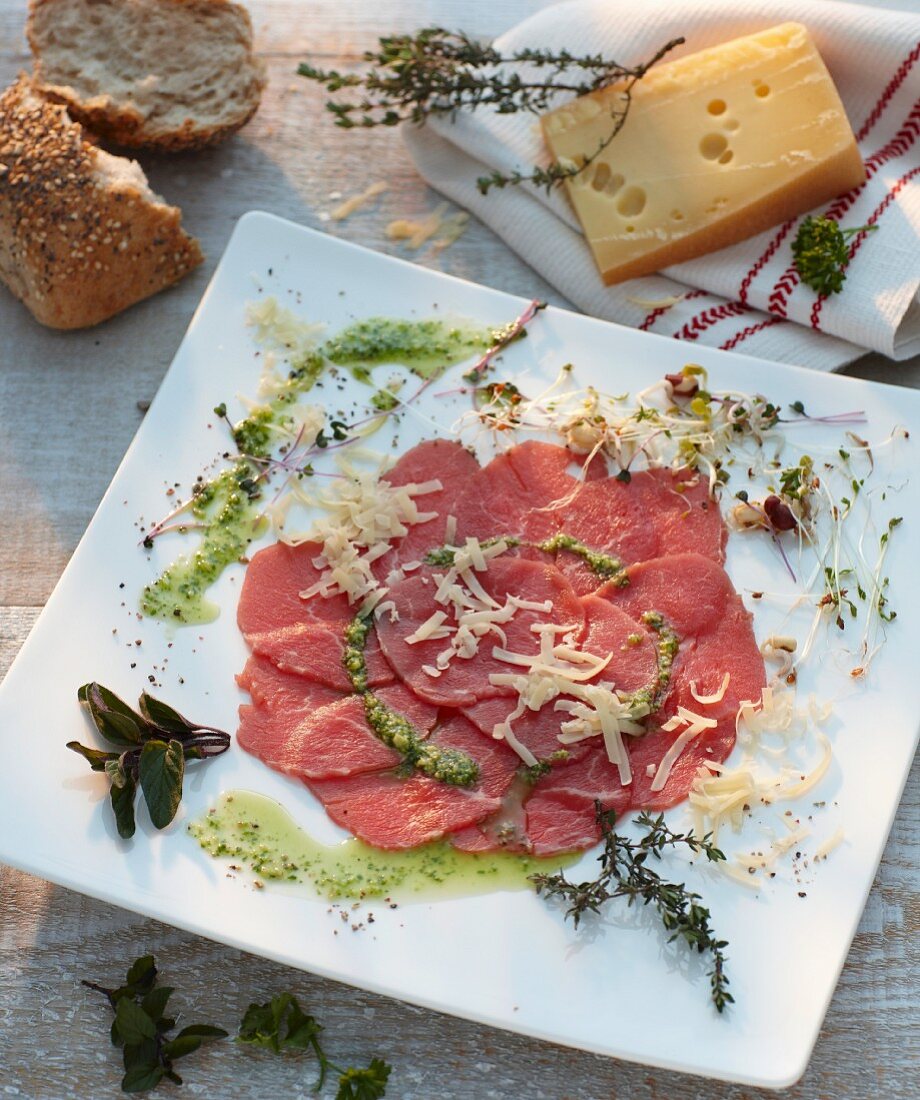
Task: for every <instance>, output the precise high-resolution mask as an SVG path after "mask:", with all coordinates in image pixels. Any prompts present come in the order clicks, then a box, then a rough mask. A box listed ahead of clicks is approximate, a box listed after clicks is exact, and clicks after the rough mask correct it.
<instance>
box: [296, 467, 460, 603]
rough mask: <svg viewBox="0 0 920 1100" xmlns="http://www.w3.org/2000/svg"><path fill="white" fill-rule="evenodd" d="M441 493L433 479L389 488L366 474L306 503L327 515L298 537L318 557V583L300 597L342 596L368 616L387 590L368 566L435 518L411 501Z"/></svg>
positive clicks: (344, 481) (346, 481)
mask: <svg viewBox="0 0 920 1100" xmlns="http://www.w3.org/2000/svg"><path fill="white" fill-rule="evenodd" d="M441 488H443V486H442V485H441V482H440V481H438V480H437V479H435V480H432V481H425V482H421V483H415V482H413V483H410V484H408V485H398V486H394V485H391V484H390V483H389V482H388V481H380V480H378V479H377V476H376V474H366V473H365V474H358V475H357V476H355V477H352V478H343V479H342V481H339V482H336V487H335V489H334V490H333V491H332V492H329V493H319V494H317V495H316V496H315V497H313V498H311V500H312V503H314V504H315V505H317V506H319V507H320V508H322V509H323V510H324V511H325V512H326V513H327V515H326V516H325V517H323V518H321V519H318V520H317V521H316V522H315V523H314V524H313V526H312V527H311V528H310V530H309V531H307V532H306V533H305V534H304V535H303V536H300V541H301V542H318V543H321V544H322V552H321V553H320V554H318V555H317V556H316V557H315V558H314V559H313V565H314V566H315V567H316V568H317V569H319V570H320V573H321V575H320V578H319V580H318V581H316V583H315V584H312V585H310V586H309V587H308V588H305V589H304V590H303V591H302V592H301V593H300V596H301V598H302V599H304V600H308V599H310V598H311V597H312V596H337V595H340V594H343V593H344V594H345V595H346V596H347V597H348V602H349V603H350V604H356V603H358V601H359V600H360V601H362V602H361V604H360V607H359V609H358V613H359V614H361V615H366V614H368V613H369V612H370V611H371V610H373V609H374V608H375V607H376V606H377V605H378V604H379V603H380V601H381V600H382V599H383V597H384V596H385V595H386V593H387V591H388V589H387V587H386V586H385V585H382V584H381V583H380V582H379V581H378V580H377V578H376V577H375V576H374V574H373V571H372V570H371V566H372V565H373V563H374V562H375V561H377V560H378V559H379V558H381V557H383V556H384V554H386V553H387V552H388V550H389V549H390V540H392V539H396V538H401V537H402V536H403V535H405V534H407V533H408V531H409V527H410V526H413V525H415V524H419V523H427V522H429V521H430V520H433V519H435V518H436V516H437V513H436V512H423V511H421V510H420V508H419V506H418V503H417V502H416V499H415V498H416V497H420V496H424V495H425V494H426V493H434V492H437V491H438V490H439V489H441Z"/></svg>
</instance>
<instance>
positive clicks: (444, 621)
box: [404, 524, 549, 679]
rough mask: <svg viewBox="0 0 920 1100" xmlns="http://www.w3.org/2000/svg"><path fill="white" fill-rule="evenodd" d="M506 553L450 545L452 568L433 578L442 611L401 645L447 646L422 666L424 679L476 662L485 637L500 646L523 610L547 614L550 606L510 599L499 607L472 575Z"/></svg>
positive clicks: (470, 542) (500, 545)
mask: <svg viewBox="0 0 920 1100" xmlns="http://www.w3.org/2000/svg"><path fill="white" fill-rule="evenodd" d="M454 526H455V524H454ZM508 548H509V546H508V543H507V542H505V541H504V539H499V540H498V541H497V542H494V543H492V544H490V545H488V546H483V545H482V543H480V541H479V539H476V538H468V539H466V540H465V542H464V544H463V546H453V545H450V544H448V547H447V549H449V550H451V551H452V552H453V564H452V565H451V567H450V568H449V569H448V570H447V572H446V573H433V574H432V580H433V581H434V583H435V585H436V587H435V591H434V601H435V603H437V604H440V605H441V607H444V608H446V610H444V611H435V612H434V613H433V614H432V615H431V616H429V618H428V619H426V620H425V622H423V623H422V624H421V625H420V626H419V627H418V628H417V629H416V630H415V631H413V633H412V634H409V635H408V636H407V637H406V638H405V639H404V641H405V642H407V643H408V644H409V645H418V643H419V642H425V641H431V640H435V639H437V640H440V639H448V640H449V644H448V645H447V647H446V648H445V649H444V650H442V651H441V652H440V653H439V654H438V655H437V657H436V658H435V663H434V664H433V665H430V664H426V665H423V666H422V671H423V672H424V673H425V674H426V675H427V676H430V677H432V678H433V679H436V678H437V677H439V676H441V675H443V673H444V672H446V671H447V669H448V668H449V667H450V664H451V662H452V661H453V660H454V659H456V658H459V659H461V660H470V659H471V658H473V657H475V656H476V654H477V653H478V652H479V645H480V642H481V640H482V639H483V638H484V637H485V636H486V635H487V634H490V633H492V634H495V635H496V636H497V637H498V638H499V639H500V640H501V641H502V643H503V644H504V643H506V642H507V636H506V635H505V632H504V631H503V630H502V625H503V624H505V623H507V622H509V621H510V620H511V619H512V618H513V617H514V615H515V614H516V613H517V612H518V611H520V610H521V609H525V608H526V609H528V610H532V611H548V610H549V607H548V605H545V604H543V603H534V602H533V601H528V600H522V599H519V598H518V597H516V596H512V595H509V596H507V597H506V598H505V602H504V604H500V603H499V602H498V601H497V600H495V599H494V598H493V597H492V596H490V595H489V593H488V592H486V590H485V589H484V588H483V586H482V582H481V581H480V580H479V578H478V577H477V576H476V574H477V573H484V572H485V571H486V570H487V569H488V567H489V562H490V561H492V560H493V559H494V558H497V557H498V556H499V555H500V554H504V553H505V552H506V551H507V550H508ZM404 568H405V567H404Z"/></svg>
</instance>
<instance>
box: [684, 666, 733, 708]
mask: <svg viewBox="0 0 920 1100" xmlns="http://www.w3.org/2000/svg"><path fill="white" fill-rule="evenodd" d="M731 678H732V674H731V673H730V672H726V673H725V675H724V676H723V677H722V683H721V684H720V685H719V686H718V688H717V689H716V690H715V691H714V692H712V694H710V695H700V694H698V692H697V690H696V680H691V681H690V694H691V695H692V696H693V698H694V699H695V700H696V701H697V702H698V703H702V704H703V706H704V707H709V706H712V705H713V704H714V703H721V702H722V700H723V699H724V698H725V692H726V691H727V690H728V685H729V683H730V681H731Z"/></svg>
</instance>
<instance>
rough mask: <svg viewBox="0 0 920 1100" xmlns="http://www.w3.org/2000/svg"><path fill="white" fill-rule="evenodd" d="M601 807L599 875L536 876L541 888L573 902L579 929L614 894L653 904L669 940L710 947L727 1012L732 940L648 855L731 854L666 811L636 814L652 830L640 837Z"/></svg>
mask: <svg viewBox="0 0 920 1100" xmlns="http://www.w3.org/2000/svg"><path fill="white" fill-rule="evenodd" d="M595 808H596V810H597V821H598V825H599V826H600V830H601V840H602V841H603V845H604V848H603V851H602V852H601V854H600V855H599V856H598V857H597V858H598V860H599V862H600V865H601V870H600V873H599V874H598V876H597V878H595V879H593V880H591V881H590V882H578V883H575V882H569V880H568V879H567V878H566V877H565V873H564V872H562V871H560V872H559V873H558V874H555V875H544V874H540V875H531V881H532V882H533V883H534V885H535V886H536V888H537V893H538V894H543V895H544V896H546V897H548V898H562V899H563V900H564V901H566V902H568V906H569V907H568V909H567V910H566V914H565V915H566V916H567V917H571V918H572V920H573V922H574V924H575V927H576V928H577V927H578V923H579V921H580V920H581V918H582V917H583V916H584V915H585V914H586V913H599V912H600V911H601V907H602V906H603V905H604V904H605V903H606V902H608V901H610V899H611V898H626V902H627V904H628V905H632V904H633V902H635V903H636V904H639V903H640V902H641V904H643V905H652V906H653V907H654V908H655V910H656V912H657V913H658V916H659V917H660V918H661V923H662V924H663V925H664V928H665V930H666V931H667V932H670V933H671V935H670V936H669V937H668V942H669V943H671V942H673V941H674V940H677V939H682V940H683V941H684V942H685V943H686V944H687V946H688V947H690V948H696V950H697V951H698V952H699V953H700V954H702V953H703V952H704V951H708V952H709V954H710V955H711V957H712V963H713V966H712V970H710V971H709V978H710V985H711V997H712V1003H713V1004H714V1005H715V1007H716V1009H717V1011H719V1012H722V1011H724V1009H725V1006H726V1005H728V1004H731V1003H733V1002H734V997H732V995H731V993H729V992H728V984H729V982H728V977H727V976H726V974H725V954H724V952H725V948H726V947H727V946H728V943H727V941H725V940H720V939H718V938H717V937H716V935H715V933H714V932H713V931H712V928H711V926H710V923H709V919H710V913H709V910H708V909H707V908H705V907H704V906H703V905H701V904H700V902H701V901H702V898H701V897H700V895H699V894H697V893H694V892H693V891H690V890H688V889H687V888H686V886H684V884H683V883H673V882H667V881H666V880H665V879H663V878H662V877H661V875H659V874H658V872H657V871H653V870H652V869H651V867H650V866H649V865H648V860H649V857H650V856H651V857H653V858H654V859H661V855H662V852H664V850H665V849H666V848H678V847H685V848H688V849H689V850H690V851H691V852H693V853H695V854H696V853H702V854H703V855H705V856H706V858H707V859H708V860H709V861H710V862H712V863H719V862H721V861H722V860H724V859H725V854H724V853H723V852H722V851H720V850H719V849H718V848H716V847H715V845H714V844H713V843H712V841H711V837H712V834H711V833H707V834H706V835H705V836H704V837H702V839H701V838H699V837H697V836H696V835H695V834H694V833H693V832H687V833H675V832H674V831H673V830H672V829H670V828H668V826H667V825H666V824H665V820H664V814H659V815H658V817H652V816H651V814H649V813H648V812H647V811H644V812H643V813H641V814H639V816H638V817H637V818H636V821H637V822H638V824H639V825H641V826H642V828H643V829H646V830H648V831H647V833H646V835H645V836H644V837H643V838H642V839H641V840H638V841H635V840H628V839H627V838H626V837H622V836H619V835H618V834H617V833H616V832H614V829H613V826H614V823H615V821H616V814H615V813H614V812H613V811H612V810H609V811H608V810H604V809H603V807H602V806H601V804H600V802H595Z"/></svg>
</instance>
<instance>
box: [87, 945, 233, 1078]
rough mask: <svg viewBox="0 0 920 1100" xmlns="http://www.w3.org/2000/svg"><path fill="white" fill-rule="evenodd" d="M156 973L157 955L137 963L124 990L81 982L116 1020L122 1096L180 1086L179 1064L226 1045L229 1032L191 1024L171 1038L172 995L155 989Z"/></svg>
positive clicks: (168, 988) (113, 1033)
mask: <svg viewBox="0 0 920 1100" xmlns="http://www.w3.org/2000/svg"><path fill="white" fill-rule="evenodd" d="M156 983H157V968H156V962H155V960H154V957H153V955H143V956H142V957H141V958H139V959H136V960H135V961H134V962H133V963H132V964H131V967H130V968H129V970H128V973H127V975H126V977H125V981H124V984H123V985H120V986H117V987H116V988H114V989H108V988H106V987H105V986H103V985H98V984H97V983H96V982H89V981H85V980H84V981H83V983H82V984H83V985H85V986H86V987H87V988H89V989H94V990H96V992H98V993H102V994H103V995H104V996H105V997H106V999H107V1000H108V1002H109V1005H110V1006H111V1008H112V1011H113V1012H114V1014H115V1018H114V1020H113V1021H112V1029H111V1037H112V1043H113V1045H114V1046H116V1047H121V1050H122V1061H123V1064H124V1070H125V1072H124V1076H123V1077H122V1079H121V1087H122V1091H123V1092H146V1091H147V1090H148V1089H152V1088H154V1087H155V1086H156V1085H158V1084H159V1083H160V1081H162V1080H163V1079H164V1078H165V1079H166V1080H167V1081H171V1082H172V1083H173V1084H174V1085H181V1084H182V1078H181V1077H180V1076H179V1074H178V1073H176V1070H175V1062H176V1060H177V1059H179V1058H184V1057H185V1056H186V1055H187V1054H191V1053H192V1052H193V1051H196V1050H197V1049H198V1048H199V1047H200V1046H201V1044H202V1043H206V1042H210V1041H211V1040H213V1039H225V1038H226V1037H227V1032H226V1031H224V1029H223V1028H220V1027H212V1026H211V1025H210V1024H191V1025H190V1026H189V1027H184V1028H183V1029H182V1030H181V1031H180V1032H179V1033H178V1034H177V1035H174V1036H172V1037H170V1034H169V1033H170V1032H171V1031H173V1030H175V1027H176V1021H175V1020H174V1019H173V1018H172V1017H171V1016H167V1015H166V1006H167V1003H168V1001H169V999H170V997H171V996H172V994H173V992H174V990H173V988H172V987H171V986H168V985H157V984H156Z"/></svg>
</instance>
